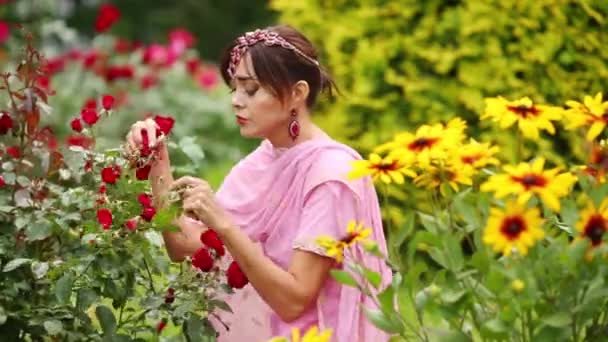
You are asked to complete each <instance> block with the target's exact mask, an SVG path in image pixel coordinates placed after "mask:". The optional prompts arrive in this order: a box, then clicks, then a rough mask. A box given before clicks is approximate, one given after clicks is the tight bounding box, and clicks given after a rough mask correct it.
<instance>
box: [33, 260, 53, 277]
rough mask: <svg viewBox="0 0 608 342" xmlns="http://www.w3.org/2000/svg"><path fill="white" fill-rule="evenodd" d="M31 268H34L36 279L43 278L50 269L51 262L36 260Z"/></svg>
mask: <svg viewBox="0 0 608 342" xmlns="http://www.w3.org/2000/svg"><path fill="white" fill-rule="evenodd" d="M31 268H32V273H33V274H34V277H35V278H36V279H41V278H42V277H44V276H45V275H46V273H47V272H48V271H49V263H48V262H39V261H34V262H32V265H31Z"/></svg>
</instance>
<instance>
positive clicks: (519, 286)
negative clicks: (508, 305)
mask: <svg viewBox="0 0 608 342" xmlns="http://www.w3.org/2000/svg"><path fill="white" fill-rule="evenodd" d="M511 288H512V289H513V290H515V291H516V292H521V291H523V290H524V289H525V288H526V283H524V282H523V281H522V280H521V279H515V280H513V281H512V282H511Z"/></svg>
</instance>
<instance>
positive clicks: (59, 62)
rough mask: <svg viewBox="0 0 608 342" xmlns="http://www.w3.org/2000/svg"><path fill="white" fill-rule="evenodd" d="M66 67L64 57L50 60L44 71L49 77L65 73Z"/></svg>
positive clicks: (47, 61)
mask: <svg viewBox="0 0 608 342" xmlns="http://www.w3.org/2000/svg"><path fill="white" fill-rule="evenodd" d="M64 67H65V58H64V57H54V58H48V59H47V60H46V61H45V63H44V71H45V72H47V73H48V74H49V75H54V74H56V73H58V72H61V71H63V68H64Z"/></svg>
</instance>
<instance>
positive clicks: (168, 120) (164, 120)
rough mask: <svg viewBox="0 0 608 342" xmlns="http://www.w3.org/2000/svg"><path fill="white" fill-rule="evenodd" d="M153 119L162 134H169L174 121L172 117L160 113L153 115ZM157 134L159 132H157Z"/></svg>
mask: <svg viewBox="0 0 608 342" xmlns="http://www.w3.org/2000/svg"><path fill="white" fill-rule="evenodd" d="M154 121H155V122H156V124H157V125H158V126H159V127H160V132H162V133H163V134H164V135H169V133H170V132H171V130H172V129H173V124H174V123H175V119H173V118H172V117H170V116H160V115H156V116H154ZM157 135H160V134H159V133H158V132H157Z"/></svg>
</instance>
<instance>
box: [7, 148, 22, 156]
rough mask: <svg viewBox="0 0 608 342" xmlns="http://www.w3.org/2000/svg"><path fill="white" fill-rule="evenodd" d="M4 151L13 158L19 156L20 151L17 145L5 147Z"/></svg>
mask: <svg viewBox="0 0 608 342" xmlns="http://www.w3.org/2000/svg"><path fill="white" fill-rule="evenodd" d="M6 153H7V154H8V155H10V156H11V157H13V158H15V159H17V158H19V157H21V151H20V150H19V146H11V147H9V148H7V149H6Z"/></svg>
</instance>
